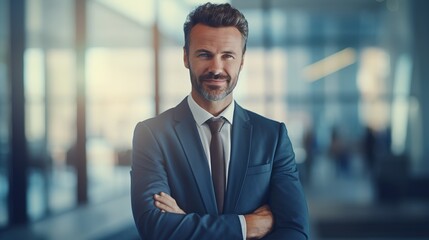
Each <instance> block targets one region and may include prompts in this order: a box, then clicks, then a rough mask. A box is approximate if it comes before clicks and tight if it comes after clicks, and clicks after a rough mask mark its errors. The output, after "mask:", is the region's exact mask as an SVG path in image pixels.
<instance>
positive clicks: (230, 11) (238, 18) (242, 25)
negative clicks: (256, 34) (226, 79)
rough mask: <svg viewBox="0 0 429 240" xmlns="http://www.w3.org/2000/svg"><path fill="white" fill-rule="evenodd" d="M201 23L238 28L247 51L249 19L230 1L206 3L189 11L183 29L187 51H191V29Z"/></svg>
mask: <svg viewBox="0 0 429 240" xmlns="http://www.w3.org/2000/svg"><path fill="white" fill-rule="evenodd" d="M199 23H201V24H204V25H207V26H210V27H235V28H237V29H238V31H240V33H241V36H242V37H243V41H244V46H243V54H244V53H245V52H246V45H247V35H248V33H249V28H248V25H247V20H246V18H245V17H244V15H243V14H242V13H241V12H240V11H239V10H237V9H236V8H234V7H232V6H231V5H230V4H229V3H224V4H213V3H206V4H203V5H200V6H198V7H197V8H195V9H194V10H193V11H192V12H191V13H189V15H188V17H187V18H186V21H185V24H184V25H183V31H184V33H185V46H184V48H185V50H186V52H189V41H190V39H189V36H190V34H191V29H192V28H193V27H194V26H195V25H197V24H199Z"/></svg>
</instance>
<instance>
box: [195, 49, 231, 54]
mask: <svg viewBox="0 0 429 240" xmlns="http://www.w3.org/2000/svg"><path fill="white" fill-rule="evenodd" d="M195 53H212V52H211V51H209V50H207V49H198V50H196V51H195ZM222 53H223V54H233V55H237V53H235V52H234V51H223V52H222Z"/></svg>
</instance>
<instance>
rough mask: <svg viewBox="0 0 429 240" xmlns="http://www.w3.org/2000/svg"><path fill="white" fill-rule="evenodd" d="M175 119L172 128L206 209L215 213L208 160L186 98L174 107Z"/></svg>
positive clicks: (210, 212)
mask: <svg viewBox="0 0 429 240" xmlns="http://www.w3.org/2000/svg"><path fill="white" fill-rule="evenodd" d="M175 120H176V121H177V124H176V125H175V127H174V128H175V131H176V134H177V137H178V138H179V141H180V144H181V146H182V148H183V151H184V152H185V155H186V158H187V160H188V163H189V166H190V168H191V169H192V173H193V175H194V178H195V182H196V184H197V185H198V189H199V191H200V196H201V198H202V199H203V202H204V205H205V208H206V211H207V213H209V214H217V207H216V200H215V197H214V190H213V185H212V181H211V175H210V169H209V166H208V161H207V158H206V155H205V153H204V150H203V146H202V144H201V140H200V137H199V134H198V130H197V128H196V126H195V124H196V123H195V120H194V118H193V116H192V112H191V110H190V109H189V106H188V103H187V99H186V98H185V100H183V101H182V102H181V103H180V104H179V105H178V106H177V107H176V112H175ZM184 187H186V186H184Z"/></svg>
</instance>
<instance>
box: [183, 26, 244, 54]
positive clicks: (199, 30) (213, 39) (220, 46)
mask: <svg viewBox="0 0 429 240" xmlns="http://www.w3.org/2000/svg"><path fill="white" fill-rule="evenodd" d="M189 47H190V49H191V51H192V50H198V49H201V48H205V49H206V48H207V50H211V49H212V48H213V50H234V51H241V50H242V48H243V38H242V36H241V33H240V31H238V29H237V28H235V27H210V26H207V25H203V24H197V25H195V26H194V27H193V28H192V29H191V32H190V45H189Z"/></svg>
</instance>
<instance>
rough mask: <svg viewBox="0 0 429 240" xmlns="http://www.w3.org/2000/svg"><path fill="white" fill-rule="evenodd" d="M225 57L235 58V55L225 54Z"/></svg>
mask: <svg viewBox="0 0 429 240" xmlns="http://www.w3.org/2000/svg"><path fill="white" fill-rule="evenodd" d="M223 58H224V59H235V57H234V55H232V54H225V55H223Z"/></svg>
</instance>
